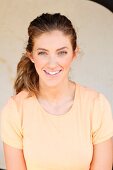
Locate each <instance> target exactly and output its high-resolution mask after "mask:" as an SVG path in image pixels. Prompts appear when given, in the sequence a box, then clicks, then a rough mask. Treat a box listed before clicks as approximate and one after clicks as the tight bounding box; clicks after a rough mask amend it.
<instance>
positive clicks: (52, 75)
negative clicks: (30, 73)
mask: <svg viewBox="0 0 113 170" xmlns="http://www.w3.org/2000/svg"><path fill="white" fill-rule="evenodd" d="M43 71H44V73H45V74H46V75H47V76H49V77H55V76H57V75H59V73H60V72H61V71H62V70H56V71H46V70H43Z"/></svg>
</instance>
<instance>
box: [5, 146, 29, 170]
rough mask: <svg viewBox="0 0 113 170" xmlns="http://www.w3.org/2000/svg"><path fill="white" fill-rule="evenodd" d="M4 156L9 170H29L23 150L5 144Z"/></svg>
mask: <svg viewBox="0 0 113 170" xmlns="http://www.w3.org/2000/svg"><path fill="white" fill-rule="evenodd" d="M4 154H5V163H6V168H7V170H20V169H21V170H27V168H26V164H25V159H24V155H23V151H22V149H16V148H13V147H11V146H9V145H7V144H5V143H4Z"/></svg>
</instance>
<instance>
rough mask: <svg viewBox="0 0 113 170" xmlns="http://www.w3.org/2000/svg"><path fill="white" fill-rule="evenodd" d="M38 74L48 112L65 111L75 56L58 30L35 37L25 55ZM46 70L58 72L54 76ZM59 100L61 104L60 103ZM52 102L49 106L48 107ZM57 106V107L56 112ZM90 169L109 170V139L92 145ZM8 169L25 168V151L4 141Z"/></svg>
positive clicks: (71, 88)
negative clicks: (69, 77) (31, 49)
mask: <svg viewBox="0 0 113 170" xmlns="http://www.w3.org/2000/svg"><path fill="white" fill-rule="evenodd" d="M27 55H28V57H29V58H30V59H31V61H32V62H33V63H34V65H35V68H36V70H37V72H38V74H39V89H40V94H39V97H38V100H39V102H40V103H41V105H42V106H43V107H44V108H45V110H46V111H48V112H50V113H51V114H56V113H58V112H59V113H65V112H67V111H68V110H69V109H70V107H71V106H72V103H73V98H74V94H75V87H76V86H75V84H74V83H73V82H71V81H69V79H68V74H69V70H70V67H71V64H72V62H73V60H74V59H76V57H77V49H76V50H75V51H73V49H72V45H71V41H70V37H69V36H65V35H64V34H63V33H62V32H60V31H52V32H49V33H44V34H42V35H41V36H40V37H38V38H35V39H34V47H33V51H32V52H31V53H28V54H27ZM48 73H52V74H53V73H57V74H54V75H51V74H48ZM61 103H62V107H59V105H60V104H61ZM50 105H51V108H50V107H49V106H50ZM56 108H60V110H59V111H56ZM93 150H94V151H93V157H92V162H91V166H90V170H111V169H112V140H111V139H108V140H106V141H105V142H102V143H100V144H96V145H94V149H93ZM4 153H5V160H6V167H7V170H15V169H16V170H20V169H21V170H27V168H26V165H25V160H24V154H23V151H22V150H21V149H15V148H13V147H11V146H8V145H7V144H4Z"/></svg>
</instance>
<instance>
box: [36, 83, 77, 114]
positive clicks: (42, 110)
mask: <svg viewBox="0 0 113 170" xmlns="http://www.w3.org/2000/svg"><path fill="white" fill-rule="evenodd" d="M74 84H75V93H74V100H73V104H72V106H71V108H70V109H69V111H67V112H66V113H63V114H51V113H49V112H47V111H46V110H45V109H44V108H43V107H42V105H41V104H40V103H39V101H38V99H37V97H36V96H35V95H34V102H35V103H36V105H37V107H38V109H40V111H41V112H42V113H44V114H46V115H48V116H57V117H58V116H65V115H68V114H69V113H71V112H72V111H73V109H74V106H75V103H76V100H77V91H78V84H77V83H75V82H74Z"/></svg>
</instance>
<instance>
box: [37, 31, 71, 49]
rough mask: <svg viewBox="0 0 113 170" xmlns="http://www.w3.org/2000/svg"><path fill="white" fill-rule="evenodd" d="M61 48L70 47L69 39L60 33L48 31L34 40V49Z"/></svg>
mask: <svg viewBox="0 0 113 170" xmlns="http://www.w3.org/2000/svg"><path fill="white" fill-rule="evenodd" d="M62 46H67V47H71V38H70V36H68V35H65V34H64V33H63V32H62V31H58V30H56V31H50V32H46V33H43V34H41V35H40V36H38V37H36V38H34V48H37V47H41V48H42V47H44V48H50V47H51V48H59V47H62Z"/></svg>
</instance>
